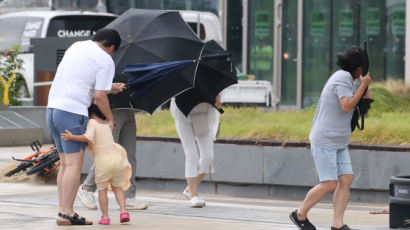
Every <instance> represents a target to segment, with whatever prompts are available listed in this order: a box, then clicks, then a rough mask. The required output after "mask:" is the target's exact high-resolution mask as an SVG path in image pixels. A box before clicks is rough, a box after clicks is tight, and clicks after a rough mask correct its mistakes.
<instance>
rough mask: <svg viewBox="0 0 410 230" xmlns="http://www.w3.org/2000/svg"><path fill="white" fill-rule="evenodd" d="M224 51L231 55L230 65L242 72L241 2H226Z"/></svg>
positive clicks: (232, 0)
mask: <svg viewBox="0 0 410 230" xmlns="http://www.w3.org/2000/svg"><path fill="white" fill-rule="evenodd" d="M227 11H228V16H227V19H228V20H227V36H226V40H227V41H226V49H227V50H228V52H230V53H231V54H232V63H233V64H234V65H235V66H236V68H238V69H240V70H242V17H243V15H242V12H243V9H242V0H229V1H228V9H227Z"/></svg>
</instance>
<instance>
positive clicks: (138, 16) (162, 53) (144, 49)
mask: <svg viewBox="0 0 410 230" xmlns="http://www.w3.org/2000/svg"><path fill="white" fill-rule="evenodd" d="M105 28H109V29H115V30H116V31H118V33H119V34H120V37H121V45H120V47H119V49H118V50H117V51H116V52H115V54H114V57H113V59H114V63H115V69H116V76H121V75H122V73H123V71H124V69H125V67H126V66H127V65H129V64H134V63H155V62H164V61H179V60H196V59H199V57H200V55H201V50H202V47H203V45H204V44H203V43H202V41H201V40H200V39H199V38H198V37H197V36H196V34H195V33H194V32H193V31H192V30H191V28H190V27H189V26H188V25H187V24H186V23H185V21H184V20H183V19H182V17H181V15H180V14H179V12H178V11H165V10H142V9H129V10H127V11H126V12H124V13H123V14H122V15H120V16H119V17H117V18H116V19H115V20H114V21H112V22H111V23H110V24H108V25H107V26H106V27H105ZM195 70H196V65H190V66H189V67H187V68H185V69H184V70H182V71H181V72H180V73H179V74H177V75H174V76H173V77H174V78H175V79H176V78H180V77H182V78H184V79H185V81H179V82H180V84H181V85H179V86H178V90H179V88H180V87H185V88H190V87H192V86H193V85H194V76H195ZM122 76H123V75H122ZM169 80H170V82H172V80H171V79H169ZM114 82H124V79H122V81H121V80H118V79H117V78H115V79H114ZM174 95H175V93H174V94H173V95H169V96H170V97H172V96H174ZM125 100H129V95H127V94H126V92H125V93H121V94H118V95H115V96H114V95H112V96H110V103H111V105H112V106H113V107H115V108H119V107H123V106H124V107H130V106H131V105H132V101H131V103H125V102H124V101H125Z"/></svg>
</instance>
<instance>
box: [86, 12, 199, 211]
mask: <svg viewBox="0 0 410 230" xmlns="http://www.w3.org/2000/svg"><path fill="white" fill-rule="evenodd" d="M105 28H108V29H115V30H116V31H118V33H119V34H120V37H121V44H120V47H119V48H118V51H117V52H116V53H115V55H114V56H113V59H114V63H115V70H116V75H115V79H114V82H128V81H129V79H128V75H127V74H124V73H123V72H124V70H125V68H126V66H127V65H130V64H134V63H150V62H160V61H167V60H186V59H198V58H199V56H200V52H201V50H202V47H203V43H202V42H201V40H199V38H197V37H196V36H195V34H194V33H193V32H192V30H191V29H190V28H189V26H188V25H187V24H186V23H185V21H184V20H183V19H182V17H181V15H180V14H179V12H177V11H163V10H143V9H134V8H131V9H128V10H127V11H126V12H124V13H123V14H121V15H120V16H119V17H117V18H116V19H115V20H114V21H112V22H111V23H110V24H108V25H107V26H106V27H105ZM181 47H183V48H184V50H182V49H183V48H181ZM194 70H195V66H194V65H192V66H191V68H190V71H189V69H188V70H187V71H186V72H185V74H183V76H184V77H183V78H184V79H185V78H186V80H185V81H183V82H181V81H179V82H177V83H178V84H175V88H176V91H175V92H174V91H171V92H170V94H171V96H170V97H168V98H167V96H163V97H161V95H159V94H158V93H157V92H161V93H164V92H165V91H167V92H169V90H170V88H171V87H170V83H169V82H174V83H175V82H176V81H175V79H177V78H178V77H179V76H173V78H172V79H170V80H169V82H165V83H164V84H163V86H158V87H151V88H154V89H157V88H159V89H157V91H154V92H152V94H148V95H145V96H146V97H142V94H143V93H144V92H145V91H144V90H142V88H139V87H137V86H135V87H134V86H133V85H129V84H127V87H126V89H125V90H124V91H123V92H122V93H120V94H117V95H110V97H109V102H110V105H111V109H112V111H113V114H114V118H115V124H116V126H115V129H114V133H113V135H114V139H115V140H116V142H117V141H118V143H119V144H120V145H122V146H124V148H125V149H126V150H127V154H128V160H129V161H130V164H131V167H132V169H133V170H132V171H133V175H132V177H131V186H130V188H129V189H128V190H127V191H125V195H126V197H127V199H126V206H127V209H139V210H141V209H147V205H145V204H141V203H139V202H138V200H137V199H136V182H135V172H136V167H137V159H136V155H135V152H136V145H135V141H136V122H135V117H134V110H137V109H138V110H144V109H145V110H144V111H146V110H147V109H146V108H147V107H149V108H150V110H148V111H149V112H151V113H152V112H153V111H154V110H155V108H156V107H158V106H159V105H160V104H162V103H163V102H164V100H168V99H169V98H171V97H172V96H173V95H175V94H176V93H179V92H180V91H182V90H185V89H186V88H188V87H192V85H193V83H192V82H193V78H194V77H193V72H194ZM191 75H192V76H191ZM189 77H190V78H191V79H189ZM134 88H135V89H134ZM133 91H135V92H134V93H133ZM158 95H159V96H158ZM141 101H142V102H143V104H144V105H146V107H143V108H141V107H140V106H138V105H140V103H138V102H141ZM156 103H159V104H156ZM95 190H96V185H95V182H94V167H93V168H91V169H90V173H89V175H88V176H87V178H86V180H85V181H84V183H83V185H82V186H81V187H80V189H79V190H78V197H79V198H80V200H81V202H82V204H83V205H84V206H86V207H87V208H90V209H96V208H97V202H96V198H95V196H94V193H93V192H94V191H95Z"/></svg>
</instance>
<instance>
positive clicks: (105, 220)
mask: <svg viewBox="0 0 410 230" xmlns="http://www.w3.org/2000/svg"><path fill="white" fill-rule="evenodd" d="M98 223H99V224H103V225H109V224H110V218H109V217H103V216H101V219H100V220H99V221H98Z"/></svg>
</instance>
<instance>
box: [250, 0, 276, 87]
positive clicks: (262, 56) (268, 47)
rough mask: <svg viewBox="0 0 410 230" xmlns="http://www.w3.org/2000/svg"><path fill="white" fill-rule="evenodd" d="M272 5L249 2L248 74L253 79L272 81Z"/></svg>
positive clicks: (271, 2) (264, 2) (269, 2)
mask: <svg viewBox="0 0 410 230" xmlns="http://www.w3.org/2000/svg"><path fill="white" fill-rule="evenodd" d="M273 4H274V1H271V0H260V1H249V12H248V15H249V16H248V17H249V19H248V20H249V21H248V38H249V39H248V73H249V74H252V75H255V79H258V80H267V81H270V82H272V80H273Z"/></svg>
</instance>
